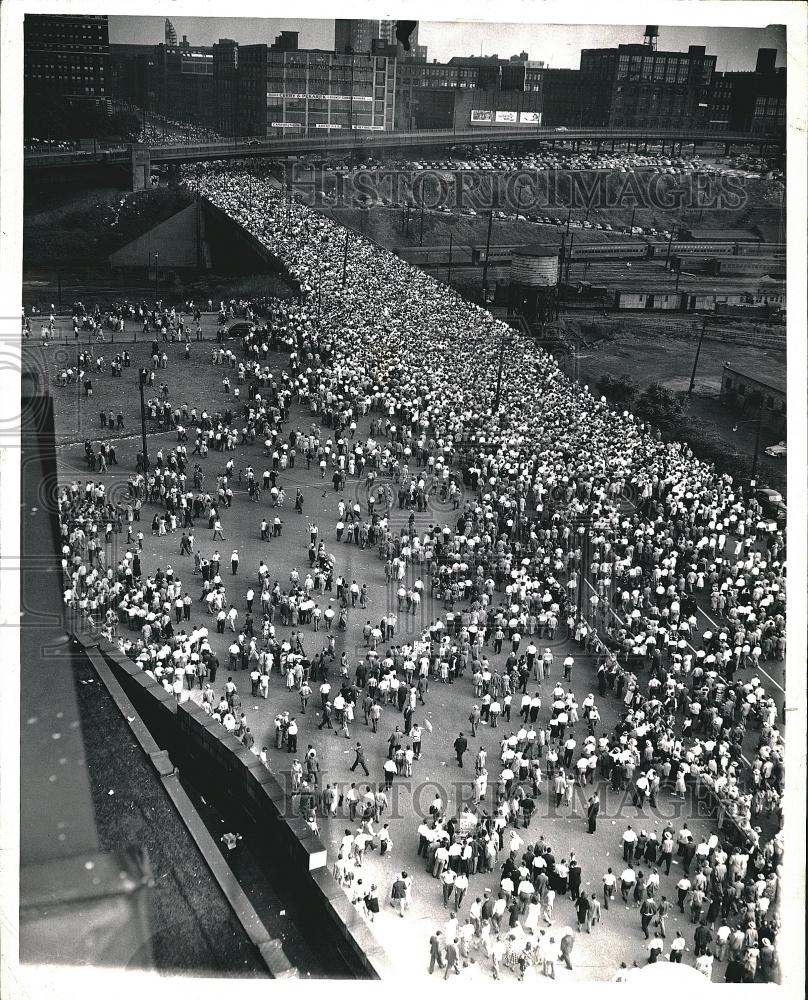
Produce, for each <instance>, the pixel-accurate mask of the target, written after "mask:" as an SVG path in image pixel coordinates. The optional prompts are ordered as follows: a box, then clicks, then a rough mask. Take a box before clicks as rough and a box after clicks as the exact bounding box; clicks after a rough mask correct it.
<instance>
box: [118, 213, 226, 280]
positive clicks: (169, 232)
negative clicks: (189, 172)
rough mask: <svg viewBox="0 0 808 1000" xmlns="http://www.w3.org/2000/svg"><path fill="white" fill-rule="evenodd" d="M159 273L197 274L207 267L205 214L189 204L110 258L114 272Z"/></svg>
mask: <svg viewBox="0 0 808 1000" xmlns="http://www.w3.org/2000/svg"><path fill="white" fill-rule="evenodd" d="M155 253H157V262H156V263H157V267H158V271H160V272H163V273H165V272H166V271H172V270H176V271H196V270H198V269H207V268H209V267H210V251H209V250H208V246H207V241H206V227H205V213H204V211H202V209H201V207H198V206H197V205H196V204H195V203H192V204H190V205H188V206H186V207H185V208H183V209H182V210H181V211H179V212H177V213H176V214H175V215H172V216H171V218H170V219H166V220H165V221H163V222H160V223H158V224H157V225H156V226H153V227H152V228H151V229H150V230H149V231H148V232H146V233H144V234H143V235H142V236H138V238H137V239H134V240H132V241H131V243H127V244H126V245H125V246H122V247H121V248H120V250H116V251H115V253H112V254H110V256H109V263H110V266H111V267H112V268H113V269H116V270H117V269H123V268H142V269H143V270H144V272H145V271H146V270H147V269H149V268H151V270H152V273H153V269H154V266H155V258H154V254H155Z"/></svg>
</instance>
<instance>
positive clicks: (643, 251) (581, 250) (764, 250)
mask: <svg viewBox="0 0 808 1000" xmlns="http://www.w3.org/2000/svg"><path fill="white" fill-rule="evenodd" d="M522 248H523V244H516V243H513V244H503V245H500V246H495V247H491V248H490V249H489V251H488V253H487V254H486V250H485V248H484V247H476V246H469V245H466V246H462V245H458V244H455V246H454V248H453V251H452V262H453V264H457V266H462V265H464V264H484V263H485V262H486V257H487V259H488V263H489V264H510V263H511V260H512V258H513V254H514V251H516V250H521V249H522ZM400 252H401V256H402V257H403V258H404V259H405V260H408V261H409V262H410V263H411V264H415V265H420V266H430V265H433V266H437V265H442V266H446V265H447V264H448V262H449V247H448V246H437V247H406V248H404V247H402V248H401V251H400ZM560 252H561V247H560V246H559V254H560ZM785 252H786V248H785V244H784V243H754V242H751V241H750V242H748V243H688V242H684V241H672V242H671V243H670V244H668V243H667V242H657V243H645V242H642V241H639V240H635V241H633V242H617V241H615V242H605V241H604V242H600V243H576V242H573V244H572V248H571V250H570V248H569V246H567V249H566V251H565V260H572V261H594V260H617V261H621V260H625V261H629V260H663V259H666V258H667V257H668V256H670V257H671V258H674V257H676V258H679V259H681V258H683V257H685V258H691V257H704V258H707V259H710V260H712V259H714V258H721V257H734V258H738V257H747V256H748V257H750V258H751V257H754V258H764V257H765V258H776V257H785ZM750 270H751V271H754V267H752V268H751V269H750ZM715 273H721V272H720V271H716V272H715ZM737 273H741V271H738V272H737Z"/></svg>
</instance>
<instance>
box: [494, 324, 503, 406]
mask: <svg viewBox="0 0 808 1000" xmlns="http://www.w3.org/2000/svg"><path fill="white" fill-rule="evenodd" d="M504 363H505V333H504V332H503V334H502V336H501V337H500V340H499V366H498V368H497V391H496V394H495V396H494V413H498V412H499V401H500V396H501V393H502V368H503V365H504Z"/></svg>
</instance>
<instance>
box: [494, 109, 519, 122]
mask: <svg viewBox="0 0 808 1000" xmlns="http://www.w3.org/2000/svg"><path fill="white" fill-rule="evenodd" d="M517 116H518V112H516V111H497V112H496V113H495V115H494V122H495V123H496V124H497V125H515V124H516V122H517Z"/></svg>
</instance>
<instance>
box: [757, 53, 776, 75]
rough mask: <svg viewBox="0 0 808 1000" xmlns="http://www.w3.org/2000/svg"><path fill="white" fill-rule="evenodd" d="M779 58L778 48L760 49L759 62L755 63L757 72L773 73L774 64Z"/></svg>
mask: <svg viewBox="0 0 808 1000" xmlns="http://www.w3.org/2000/svg"><path fill="white" fill-rule="evenodd" d="M776 60H777V49H758V54H757V62H756V63H755V72H756V73H773V72H774V64H775V62H776Z"/></svg>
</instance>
